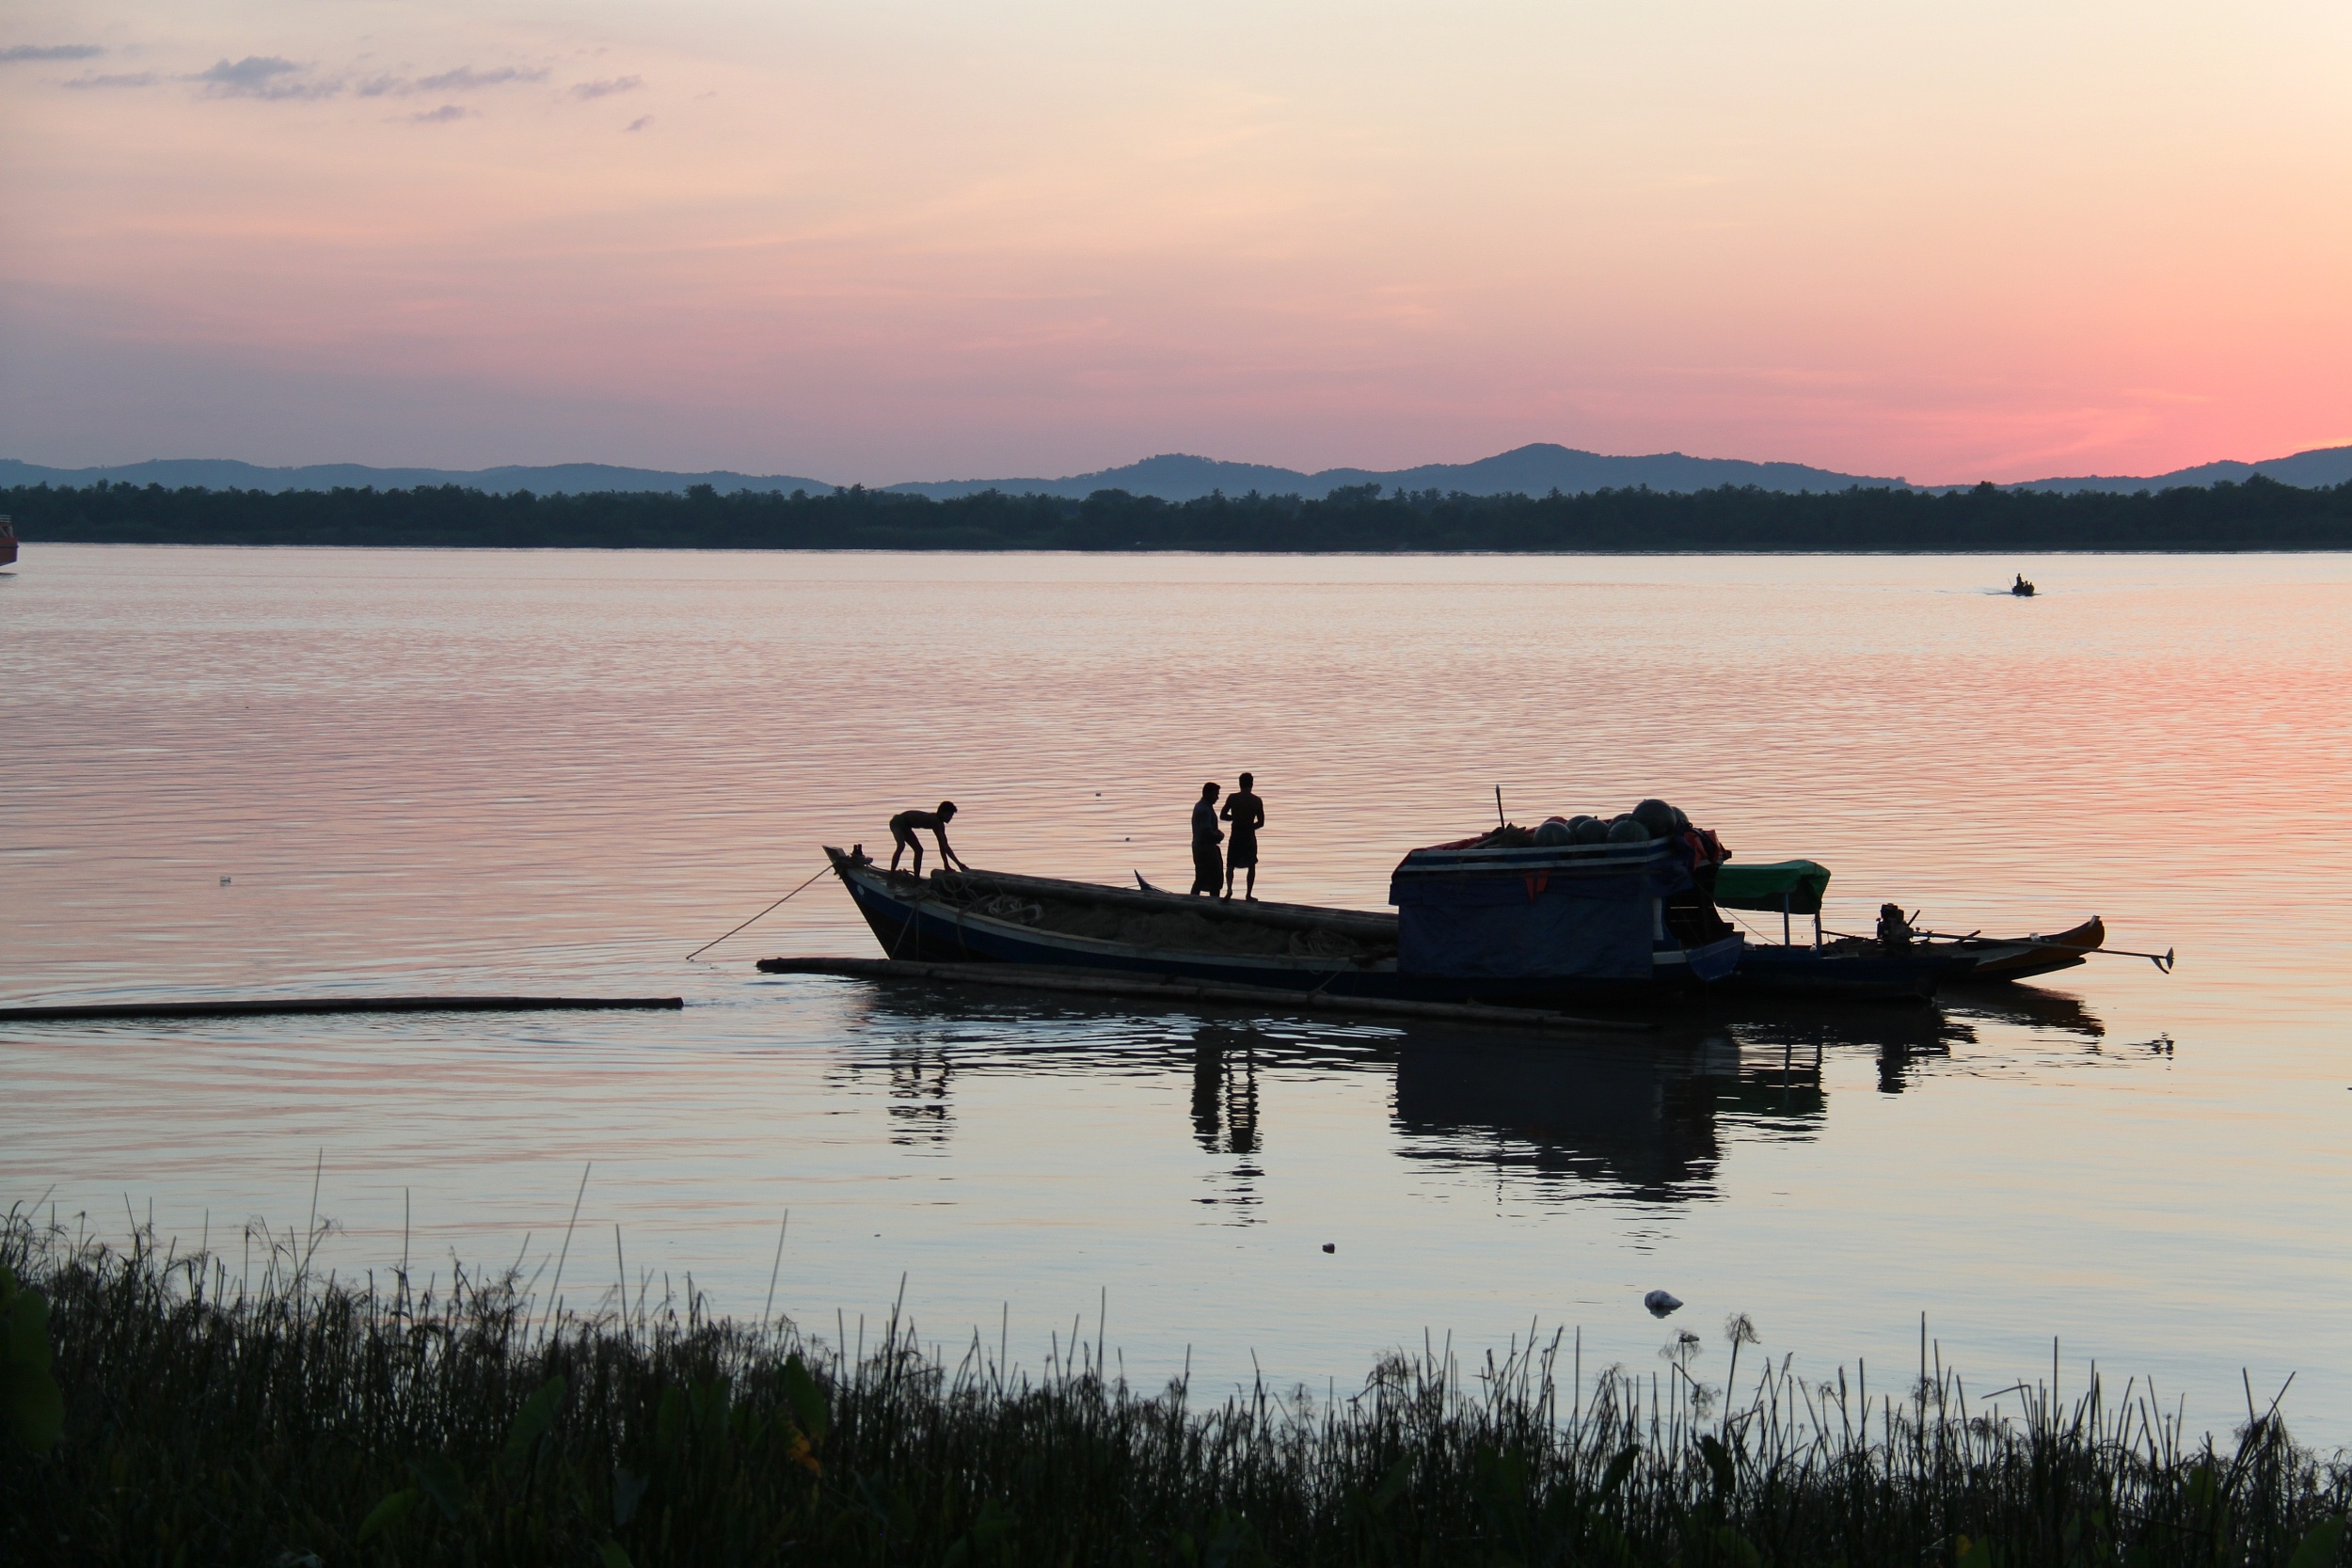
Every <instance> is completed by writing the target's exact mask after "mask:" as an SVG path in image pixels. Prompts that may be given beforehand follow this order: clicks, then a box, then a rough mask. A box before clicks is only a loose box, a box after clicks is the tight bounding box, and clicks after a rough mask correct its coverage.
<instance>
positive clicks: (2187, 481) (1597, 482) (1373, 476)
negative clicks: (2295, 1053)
mask: <svg viewBox="0 0 2352 1568" xmlns="http://www.w3.org/2000/svg"><path fill="white" fill-rule="evenodd" d="M2255 474H2263V475H2265V476H2266V477H2268V478H2270V479H2274V480H2277V481H2279V482H2280V483H2283V484H2299V485H2303V486H2306V487H2312V488H2316V487H2319V486H2323V485H2333V484H2342V483H2344V482H2345V481H2347V480H2352V446H2344V447H2324V448H2320V449H2317V450H2314V451H2299V452H2296V453H2295V454H2294V455H2292V456H2289V457H2278V458H2271V459H2269V460H2267V461H2265V462H2259V463H2235V462H2224V463H2203V464H2200V465H2198V466H2197V467H2191V468H2178V469H2175V470H2174V471H2172V472H2171V473H2169V474H2155V475H2151V476H2148V477H2144V478H2122V477H2110V476H2105V475H2090V476H2085V477H2082V478H2076V479H2039V480H2031V481H2028V482H2026V483H2022V484H2012V485H2008V486H2004V488H2007V489H2012V490H2052V491H2058V492H2061V493H2070V492H2074V491H2079V490H2113V491H2121V492H2123V493H2126V494H2128V493H2130V492H2132V491H2135V490H2163V489H2169V488H2172V487H2175V486H2179V485H2209V484H2213V483H2217V482H2218V481H2222V480H2230V481H2242V480H2245V479H2248V478H2249V477H2251V476H2253V475H2255ZM101 480H107V481H111V482H114V483H127V484H138V485H147V484H161V485H163V486H165V487H166V488H167V489H178V488H182V487H183V486H197V487H201V488H204V489H209V490H227V489H244V490H330V489H335V488H338V487H342V486H348V487H352V488H359V487H363V486H373V487H374V488H376V489H378V490H388V489H413V488H415V487H416V486H418V485H421V484H422V485H433V484H458V485H464V486H467V487H469V488H472V489H479V490H485V491H489V492H492V493H499V494H503V493H508V492H512V491H516V490H530V491H533V492H536V493H537V494H540V495H556V494H566V493H568V494H574V495H577V494H582V493H586V492H591V491H600V490H623V491H646V490H652V491H670V492H673V493H682V492H683V491H685V490H686V489H687V488H688V487H689V486H690V485H695V484H707V485H709V486H711V487H712V488H713V489H715V490H717V491H719V492H720V493H721V494H723V495H725V494H732V493H733V492H735V491H737V490H770V491H774V492H776V493H778V494H784V495H788V494H790V493H791V492H792V491H794V490H806V491H809V492H811V493H812V494H821V493H823V492H825V491H829V490H831V489H833V488H834V486H833V485H832V484H830V483H827V482H825V481H823V480H816V479H803V478H798V477H796V476H793V475H789V474H741V473H736V472H733V471H731V470H726V469H720V470H715V471H713V472H709V473H673V472H670V471H668V470H666V469H660V468H621V467H612V466H611V465H609V464H603V463H560V464H554V465H550V466H548V467H520V466H510V467H501V468H475V469H467V470H453V469H448V468H370V467H362V466H361V465H359V464H356V463H325V464H314V465H312V466H310V467H299V468H264V467H257V466H255V465H253V464H250V463H239V462H236V461H234V460H232V459H229V458H210V457H203V458H174V459H156V460H154V461H151V462H146V463H131V464H126V465H123V466H122V467H107V468H47V467H40V465H38V464H33V463H24V462H19V461H17V460H16V459H14V458H0V485H12V484H40V483H49V484H53V485H72V486H75V487H79V486H83V485H88V484H95V483H98V482H99V481H101ZM1908 483H1909V482H1908V481H1906V480H1902V479H1886V478H1879V477H1874V476H1871V475H1867V474H1842V473H1837V472H1835V471H1833V470H1831V469H1828V468H1810V467H1805V466H1804V464H1801V463H1747V462H1742V461H1740V460H1739V459H1736V458H1724V457H1686V456H1684V455H1683V454H1682V453H1680V452H1678V451H1670V452H1661V453H1657V454H1654V455H1652V456H1648V457H1607V456H1603V455H1602V454H1600V453H1598V452H1591V451H1577V450H1576V449H1575V448H1573V447H1563V446H1555V445H1553V444H1552V443H1550V442H1548V441H1545V442H1537V443H1536V444H1534V445H1533V446H1525V447H1519V448H1518V449H1516V450H1515V451H1506V452H1502V453H1499V454H1498V455H1496V456H1493V457H1486V458H1481V459H1479V460H1478V461H1477V462H1475V463H1430V464H1424V465H1422V467H1418V468H1391V469H1371V468H1325V469H1323V470H1322V471H1320V472H1318V473H1301V472H1299V471H1297V470H1296V469H1293V468H1275V467H1265V466H1263V465H1261V464H1256V463H1222V462H1218V461H1217V460H1216V459H1214V458H1208V457H1188V456H1184V455H1181V454H1174V453H1171V454H1169V455H1167V456H1162V457H1147V458H1145V459H1144V460H1143V461H1142V462H1140V463H1130V464H1128V465H1127V466H1126V467H1121V468H1104V469H1102V470H1100V471H1098V472H1095V473H1089V474H1071V475H1068V476H1066V477H1063V478H1060V479H968V480H938V481H920V482H914V483H903V484H893V485H889V486H885V487H884V488H888V489H891V490H897V491H902V492H906V493H909V494H914V495H922V496H930V497H931V498H933V499H947V498H950V497H954V496H969V495H976V494H977V493H979V492H981V491H984V490H1002V491H1005V492H1007V493H1008V494H1013V495H1027V494H1037V495H1048V496H1072V497H1085V496H1089V495H1092V494H1093V493H1094V492H1095V491H1097V490H1124V491H1127V492H1128V493H1129V494H1131V495H1137V496H1156V497H1159V498H1160V499H1163V500H1171V501H1181V500H1192V499H1197V498H1199V497H1201V496H1206V495H1210V494H1212V493H1215V492H1219V491H1221V492H1223V493H1224V494H1226V495H1229V496H1242V495H1247V494H1248V493H1249V492H1251V491H1253V490H1254V491H1257V492H1258V493H1260V494H1262V495H1304V496H1317V497H1319V496H1322V495H1325V494H1327V493H1328V492H1329V491H1332V490H1335V489H1338V488H1340V487H1341V486H1343V485H1356V484H1377V485H1379V486H1380V487H1381V489H1382V490H1383V491H1390V490H1398V489H1402V490H1410V491H1419V490H1439V491H1445V492H1448V493H1451V492H1454V491H1460V492H1462V493H1464V494H1467V495H1473V496H1493V495H1503V494H1507V493H1511V492H1518V493H1519V494H1522V495H1530V496H1541V495H1546V494H1549V492H1551V491H1553V490H1559V491H1561V492H1563V493H1564V494H1567V495H1577V494H1581V493H1584V492H1587V491H1592V490H1600V489H1610V488H1614V489H1632V488H1636V487H1638V486H1642V485H1647V486H1648V487H1649V488H1650V489H1653V490H1666V491H1692V490H1708V489H1713V488H1715V487H1717V486H1719V485H1725V484H1734V485H1750V484H1752V485H1755V486H1756V487H1757V488H1759V489H1764V490H1777V491H1783V492H1788V493H1794V492H1797V491H1804V490H1811V491H1828V490H1844V489H1847V488H1849V487H1851V486H1853V485H1857V484H1859V485H1863V486H1866V487H1880V486H1902V485H1907V484H1908ZM1910 487H1911V488H1915V489H1927V488H1954V486H1926V485H1914V486H1910Z"/></svg>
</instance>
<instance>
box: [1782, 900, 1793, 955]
mask: <svg viewBox="0 0 2352 1568" xmlns="http://www.w3.org/2000/svg"><path fill="white" fill-rule="evenodd" d="M1780 944H1781V945H1782V946H1783V947H1794V946H1795V945H1797V944H1796V942H1793V941H1792V940H1790V938H1789V935H1788V895H1787V894H1785V893H1784V894H1782V895H1780Z"/></svg>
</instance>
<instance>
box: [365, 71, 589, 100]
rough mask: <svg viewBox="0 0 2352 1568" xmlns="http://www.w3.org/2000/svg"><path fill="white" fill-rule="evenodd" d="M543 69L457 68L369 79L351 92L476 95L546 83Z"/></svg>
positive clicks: (369, 94)
mask: <svg viewBox="0 0 2352 1568" xmlns="http://www.w3.org/2000/svg"><path fill="white" fill-rule="evenodd" d="M547 74H548V73H547V71H546V69H545V68H544V67H542V68H540V69H538V70H535V71H534V70H526V69H524V68H523V67H520V66H511V65H506V66H500V67H499V68H498V69H497V70H495V71H476V70H475V69H474V68H473V67H471V66H469V65H461V66H459V67H458V68H457V69H456V70H454V71H440V72H438V73H437V74H436V75H432V76H419V77H416V78H414V79H411V78H409V77H405V76H371V77H369V78H368V79H367V80H366V81H364V82H361V83H360V84H359V85H358V87H357V88H356V89H355V90H356V91H358V94H359V96H360V97H362V98H383V97H387V96H390V95H398V96H402V97H405V96H406V95H407V94H409V93H412V92H479V91H480V90H481V89H483V88H484V87H505V86H507V85H508V84H510V83H514V82H543V81H545V80H547Z"/></svg>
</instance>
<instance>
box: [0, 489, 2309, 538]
mask: <svg viewBox="0 0 2352 1568" xmlns="http://www.w3.org/2000/svg"><path fill="white" fill-rule="evenodd" d="M0 513H7V514H9V515H13V516H14V517H15V519H16V529H17V533H18V535H19V537H21V538H23V539H24V540H27V541H48V540H54V541H61V542H62V541H72V542H79V543H105V544H140V545H346V546H433V547H438V548H451V547H484V548H506V549H544V548H561V547H571V548H592V549H877V550H1112V551H1116V550H1241V551H1276V552H1316V551H1454V550H1481V551H1526V552H1535V551H1636V552H1638V551H1661V550H1708V551H1737V550H1835V551H1874V550H1888V551H1902V550H1963V551H1964V550H2242V549H2347V548H2352V483H2344V484H2339V485H2336V486H2334V487H2332V488H2324V489H2303V488H2300V487H2297V486H2295V485H2288V484H2280V483H2276V482H2275V481H2272V480H2267V479H2263V478H2260V477H2256V478H2253V479H2249V480H2248V481H2246V482H2245V483H2235V484H2233V483H2221V484H2215V485H2212V486H2210V487H2204V486H2198V487H2183V488H2179V489H2171V490H2165V491H2161V492H2156V493H2151V492H2148V491H2140V492H2138V493H2137V494H2131V495H2121V494H2107V493H2099V492H2084V493H2079V494H2074V495H2055V494H2049V493H2045V492H2041V491H2031V490H2003V489H2000V488H1998V487H1996V486H1994V485H1992V484H1982V485H1979V486H1977V487H1976V488H1974V489H1968V490H1954V491H1945V492H1931V491H1925V490H1910V489H1900V488H1877V489H1865V488H1862V487H1859V486H1856V487H1854V488H1851V489H1847V490H1839V491H1832V492H1825V493H1810V492H1808V493H1800V494H1793V495H1792V494H1786V493H1783V492H1779V491H1772V490H1760V489H1756V488H1754V487H1753V486H1747V487H1740V486H1731V485H1726V486H1724V487H1722V488H1720V489H1714V490H1701V491H1696V492H1692V493H1675V492H1668V491H1661V490H1650V489H1647V488H1641V489H1626V490H1597V491H1593V492H1590V493H1587V494H1581V495H1573V496H1570V495H1562V494H1559V493H1557V492H1554V493H1553V494H1550V495H1548V496H1522V495H1504V496H1469V495H1461V494H1458V493H1457V494H1440V493H1438V491H1435V490H1424V491H1420V492H1416V493H1408V492H1405V491H1401V490H1399V491H1391V492H1388V493H1385V494H1384V493H1383V492H1382V490H1381V487H1380V486H1378V485H1376V484H1363V485H1356V486H1350V487H1345V488H1342V489H1337V490H1333V491H1332V492H1330V493H1329V494H1328V495H1327V496H1324V497H1322V498H1320V499H1311V498H1307V497H1301V496H1295V495H1273V496H1265V495H1259V494H1257V493H1255V492H1252V493H1250V494H1248V495H1246V496H1225V495H1215V496H1209V497H1205V498H1202V499H1198V500H1189V501H1165V500H1160V499H1156V498H1154V497H1151V496H1136V495H1130V494H1128V493H1127V492H1125V491H1123V490H1098V491H1096V492H1095V493H1094V494H1093V495H1091V496H1089V497H1087V498H1086V499H1084V500H1076V499H1068V498H1065V497H1058V496H1038V495H1022V496H1012V495H1005V494H1002V493H999V492H996V491H988V492H985V493H982V494H980V495H976V496H964V497H959V498H957V499H950V500H932V499H929V498H928V497H923V496H914V495H904V494H899V493H898V492H894V491H887V490H868V489H866V488H864V487H863V486H857V485H852V486H850V487H849V488H846V489H836V490H831V491H827V492H823V493H811V492H808V491H800V490H796V491H794V492H793V493H792V494H790V495H788V496H787V495H776V494H772V493H768V492H761V491H750V490H744V491H738V492H736V493H735V494H733V495H727V496H722V495H720V494H718V493H717V492H715V491H714V490H712V489H711V487H710V486H708V485H695V486H694V487H693V488H691V490H689V491H688V492H686V493H685V494H684V495H675V494H671V493H667V492H660V491H655V492H643V493H636V492H602V493H595V494H586V495H553V496H537V495H532V493H531V492H529V491H527V490H526V491H520V492H516V493H515V494H512V495H492V494H488V493H485V492H484V491H481V490H471V489H466V488H463V487H461V486H458V485H453V484H452V485H438V486H419V487H418V488H416V489H412V490H376V489H373V488H368V489H341V490H287V491H277V492H271V491H262V490H234V489H231V490H206V489H195V488H187V489H176V490H171V489H166V488H164V487H163V486H162V485H157V484H150V485H145V486H139V485H131V484H115V483H98V484H93V485H90V486H87V488H75V487H56V488H53V487H51V486H49V485H47V484H38V485H29V486H16V487H12V488H5V489H0Z"/></svg>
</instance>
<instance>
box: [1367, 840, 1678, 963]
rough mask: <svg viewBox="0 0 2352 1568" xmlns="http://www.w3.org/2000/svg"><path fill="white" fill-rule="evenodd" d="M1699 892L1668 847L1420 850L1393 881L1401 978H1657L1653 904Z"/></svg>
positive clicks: (1655, 845) (1635, 845) (1391, 882)
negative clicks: (1692, 890) (1653, 967)
mask: <svg viewBox="0 0 2352 1568" xmlns="http://www.w3.org/2000/svg"><path fill="white" fill-rule="evenodd" d="M1690 885H1691V876H1690V871H1689V869H1688V868H1687V867H1686V866H1684V865H1683V864H1682V863H1681V862H1680V860H1679V859H1678V858H1677V856H1676V855H1675V853H1674V852H1673V850H1672V848H1671V847H1670V846H1668V845H1667V844H1665V843H1662V842H1659V843H1651V844H1633V845H1625V844H1611V845H1589V846H1578V847H1559V848H1540V849H1468V850H1462V849H1453V850H1449V849H1416V850H1414V851H1413V852H1412V853H1411V854H1409V855H1407V856H1406V857H1405V860H1404V863H1402V864H1400V865H1399V866H1398V867H1397V868H1396V871H1395V874H1394V875H1393V876H1392V877H1391V879H1390V882H1389V902H1391V904H1394V905H1395V906H1396V907H1397V968H1398V970H1399V971H1401V972H1402V973H1404V974H1446V975H1470V976H1476V977H1479V978H1489V979H1508V978H1521V977H1533V976H1549V975H1560V976H1567V975H1576V976H1589V977H1595V978H1601V979H1647V978H1649V975H1650V970H1651V958H1650V954H1651V951H1652V949H1653V948H1654V947H1655V945H1656V942H1657V937H1656V930H1657V926H1656V915H1655V912H1654V906H1653V903H1652V901H1653V900H1654V899H1658V898H1663V897H1665V896H1667V895H1670V894H1674V893H1677V892H1680V891H1681V890H1682V889H1684V888H1687V887H1689V886H1690Z"/></svg>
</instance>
